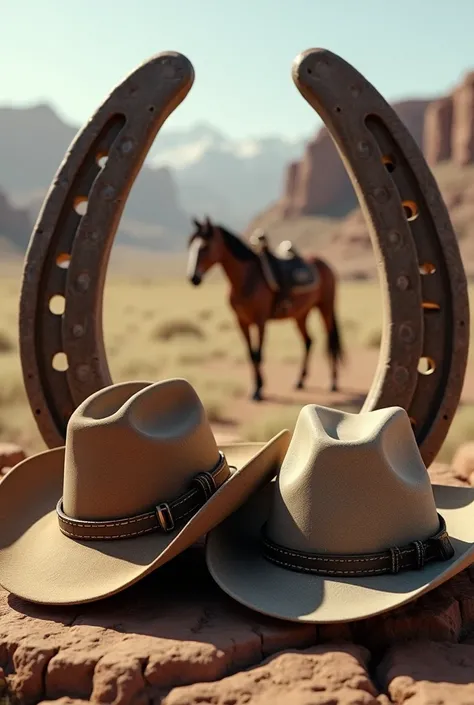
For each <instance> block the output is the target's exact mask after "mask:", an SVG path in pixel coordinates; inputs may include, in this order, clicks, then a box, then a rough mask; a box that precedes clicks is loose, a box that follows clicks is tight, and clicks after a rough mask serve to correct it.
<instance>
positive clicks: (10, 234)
mask: <svg viewBox="0 0 474 705" xmlns="http://www.w3.org/2000/svg"><path fill="white" fill-rule="evenodd" d="M31 228H32V222H31V219H30V216H29V214H28V211H27V210H26V209H23V208H15V207H14V206H13V204H12V203H11V202H10V201H9V199H8V198H7V196H6V194H5V193H4V192H3V191H1V190H0V236H1V237H3V238H5V239H6V240H8V241H13V242H14V243H15V244H16V245H17V246H18V247H19V248H21V249H22V250H25V249H26V246H27V244H28V239H29V237H30V234H31Z"/></svg>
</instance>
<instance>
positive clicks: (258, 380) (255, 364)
mask: <svg viewBox="0 0 474 705" xmlns="http://www.w3.org/2000/svg"><path fill="white" fill-rule="evenodd" d="M237 321H238V323H239V327H240V330H241V331H242V335H243V336H244V340H245V342H246V344H247V351H248V355H249V360H250V364H251V365H252V368H253V372H254V380H255V382H254V384H255V388H254V393H253V396H252V399H254V400H258V401H259V400H260V399H261V396H260V389H261V386H262V376H261V374H260V365H259V360H260V355H261V354H260V353H259V351H258V350H254V349H253V346H252V340H251V337H250V326H249V324H248V323H247V322H246V321H243V320H242V319H241V318H239V317H237Z"/></svg>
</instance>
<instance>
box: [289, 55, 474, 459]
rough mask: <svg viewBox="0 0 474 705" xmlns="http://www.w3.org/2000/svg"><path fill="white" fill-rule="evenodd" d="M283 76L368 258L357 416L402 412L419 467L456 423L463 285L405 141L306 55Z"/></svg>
mask: <svg viewBox="0 0 474 705" xmlns="http://www.w3.org/2000/svg"><path fill="white" fill-rule="evenodd" d="M292 76H293V81H294V83H295V85H296V87H297V88H298V90H299V91H300V93H301V94H302V96H303V97H304V98H305V99H306V101H307V102H308V103H309V104H310V105H311V106H312V107H313V108H314V110H315V111H316V112H317V113H318V114H319V115H320V117H321V118H322V119H323V121H324V123H325V124H326V126H327V128H328V130H329V132H330V134H331V136H332V138H333V141H334V142H335V144H336V147H337V149H338V151H339V154H340V156H341V158H342V160H343V162H344V164H345V167H346V169H347V172H348V174H349V176H350V178H351V181H352V184H353V186H354V189H355V191H356V193H357V196H358V199H359V202H360V205H361V208H362V211H363V213H364V216H365V219H366V222H367V225H368V229H369V232H370V237H371V240H372V244H373V247H374V251H375V256H376V261H377V266H378V273H379V279H380V283H381V288H382V297H383V314H384V320H383V334H382V344H381V350H380V356H379V364H378V368H377V370H376V373H375V378H374V381H373V384H372V387H371V389H370V391H369V394H368V396H367V398H366V401H365V403H364V406H363V409H364V410H370V409H377V408H382V407H387V406H393V405H397V406H401V407H403V408H405V409H406V410H407V412H408V413H409V415H410V417H411V420H412V425H413V429H414V433H415V437H416V440H417V443H418V445H419V448H420V452H421V455H422V457H423V460H424V462H425V464H426V465H427V466H428V465H430V464H431V462H432V461H433V459H434V458H435V456H436V455H437V453H438V451H439V449H440V448H441V445H442V443H443V441H444V439H445V437H446V434H447V432H448V430H449V427H450V424H451V422H452V420H453V417H454V414H455V413H456V409H457V406H458V403H459V400H460V396H461V391H462V385H463V382H464V375H465V371H466V364H467V356H468V348H469V302H468V289H467V282H466V276H465V272H464V268H463V264H462V260H461V255H460V252H459V247H458V242H457V239H456V235H455V233H454V230H453V227H452V224H451V221H450V218H449V214H448V211H447V208H446V206H445V204H444V201H443V199H442V197H441V194H440V192H439V189H438V186H437V184H436V181H435V179H434V176H433V174H432V173H431V171H430V169H429V167H428V165H427V163H426V161H425V159H424V157H423V154H422V152H421V150H420V149H419V147H418V145H417V144H416V142H415V140H414V139H413V137H412V136H411V134H410V133H409V131H408V130H407V129H406V127H405V126H404V124H403V123H402V122H401V120H400V119H399V118H398V116H397V114H396V113H395V111H394V110H393V109H392V108H391V107H390V105H389V104H388V103H387V102H386V101H385V100H384V98H383V97H382V96H381V95H380V93H378V91H377V90H376V89H375V88H374V87H373V86H372V85H371V84H370V83H369V82H368V81H367V80H366V79H365V78H364V77H363V76H362V75H361V74H360V73H359V72H358V71H356V69H354V68H353V67H352V66H351V65H350V64H348V63H347V62H346V61H344V60H343V59H341V58H340V57H339V56H337V55H336V54H333V53H332V52H330V51H328V50H326V49H310V50H308V51H305V52H303V53H302V54H300V55H299V56H298V57H297V58H296V59H295V61H294V63H293V71H292Z"/></svg>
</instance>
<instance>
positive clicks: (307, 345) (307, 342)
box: [296, 311, 313, 389]
mask: <svg viewBox="0 0 474 705" xmlns="http://www.w3.org/2000/svg"><path fill="white" fill-rule="evenodd" d="M307 319H308V312H307V311H306V313H305V314H304V315H303V316H302V317H301V318H297V319H296V325H297V326H298V330H299V332H300V333H301V337H302V338H303V342H304V350H305V352H304V356H303V365H302V367H301V372H300V376H299V379H298V382H297V383H296V389H303V387H304V381H305V379H306V376H307V374H308V360H309V353H310V351H311V346H312V344H313V339H312V338H311V336H310V334H309V333H308V328H307V325H306V322H307Z"/></svg>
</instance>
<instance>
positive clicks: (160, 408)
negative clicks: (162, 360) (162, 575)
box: [0, 379, 290, 604]
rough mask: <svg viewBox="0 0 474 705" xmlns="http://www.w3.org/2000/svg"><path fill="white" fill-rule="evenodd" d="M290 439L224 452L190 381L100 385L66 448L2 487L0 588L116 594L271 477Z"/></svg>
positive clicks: (66, 596) (21, 469)
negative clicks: (103, 386) (102, 386)
mask: <svg viewBox="0 0 474 705" xmlns="http://www.w3.org/2000/svg"><path fill="white" fill-rule="evenodd" d="M289 437H290V434H289V432H288V431H286V430H285V431H282V432H281V433H279V434H278V435H276V436H275V437H274V438H272V440H271V441H270V442H268V443H253V444H252V443H250V444H249V443H247V444H233V445H226V446H220V448H218V446H217V444H216V441H215V439H214V436H213V433H212V430H211V427H210V424H209V421H208V419H207V417H206V413H205V410H204V407H203V405H202V403H201V401H200V399H199V397H198V395H197V393H196V391H195V390H194V388H193V387H192V386H191V385H190V384H189V383H188V382H187V381H186V380H184V379H170V380H165V381H163V382H159V383H157V384H152V383H149V382H126V383H122V384H115V385H111V386H109V387H106V388H104V389H101V390H100V391H98V392H96V393H94V394H93V395H92V396H90V397H89V398H88V399H86V400H85V401H84V402H83V403H82V404H81V405H80V406H79V407H78V408H77V409H76V410H75V411H74V412H73V414H72V416H71V418H70V420H69V423H68V426H67V434H66V445H65V447H62V448H56V449H54V450H49V451H45V452H43V453H39V454H38V455H35V456H33V457H31V458H28V459H26V460H24V461H23V462H21V463H19V464H18V465H17V466H16V467H15V468H13V470H11V472H10V473H9V474H8V475H7V476H6V477H5V479H4V480H3V481H2V483H1V484H0V527H1V530H0V584H1V585H2V586H3V587H4V588H6V589H7V590H8V591H10V592H12V593H14V594H16V595H18V596H19V597H22V598H25V599H28V600H31V601H33V602H39V603H45V604H78V603H83V602H91V601H93V600H97V599H100V598H103V597H106V596H108V595H112V594H114V593H117V592H119V591H120V590H122V589H124V588H126V587H127V586H129V585H132V584H133V583H135V582H136V581H138V580H139V579H140V578H142V577H143V576H145V575H147V574H148V573H150V572H151V571H152V570H155V569H156V568H158V567H159V566H161V565H163V564H164V563H166V562H167V561H169V560H170V559H171V558H173V557H174V556H176V555H177V554H178V553H181V552H182V551H184V550H185V549H186V548H188V547H189V546H190V545H191V544H193V543H194V542H195V541H197V540H198V539H199V538H200V537H202V536H203V535H204V534H205V533H206V532H207V531H209V530H210V529H211V528H212V527H213V526H215V525H216V524H218V523H219V522H220V521H222V520H223V519H224V518H225V517H226V516H227V515H228V514H229V513H231V512H232V511H234V510H235V509H237V507H238V506H239V505H240V504H241V503H242V502H243V501H244V500H245V499H246V498H247V497H248V496H249V494H251V493H252V492H253V491H254V490H255V489H256V488H257V487H258V486H259V485H260V484H261V483H262V482H264V481H267V480H268V479H270V477H271V476H272V474H274V472H275V471H276V468H277V467H278V465H279V463H280V462H281V457H282V454H284V453H285V451H286V449H287V447H288V442H289Z"/></svg>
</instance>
